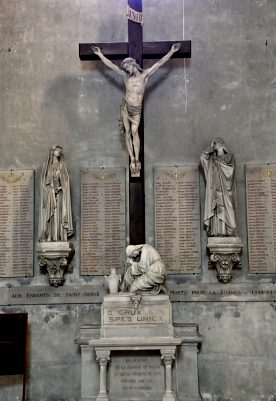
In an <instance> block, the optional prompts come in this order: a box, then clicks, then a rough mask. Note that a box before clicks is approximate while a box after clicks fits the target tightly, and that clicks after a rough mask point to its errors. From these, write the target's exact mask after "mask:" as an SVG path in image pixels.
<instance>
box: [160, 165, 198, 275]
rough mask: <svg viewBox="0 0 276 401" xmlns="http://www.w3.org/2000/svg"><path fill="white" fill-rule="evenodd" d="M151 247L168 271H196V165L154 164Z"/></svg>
mask: <svg viewBox="0 0 276 401" xmlns="http://www.w3.org/2000/svg"><path fill="white" fill-rule="evenodd" d="M154 187H155V246H156V249H157V250H158V252H159V253H160V256H161V258H162V260H163V261H164V263H165V266H166V269H167V271H168V272H169V273H200V272H201V252H200V211H199V175H198V167H197V166H178V167H155V174H154Z"/></svg>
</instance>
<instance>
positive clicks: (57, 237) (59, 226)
mask: <svg viewBox="0 0 276 401" xmlns="http://www.w3.org/2000/svg"><path fill="white" fill-rule="evenodd" d="M41 181H42V182H41V191H42V193H41V212H40V241H54V242H55V241H67V239H68V237H70V236H72V235H73V233H74V229H73V222H72V210H71V196H70V181H69V175H68V172H67V169H66V167H65V165H64V162H63V160H62V158H61V160H59V161H58V162H57V163H53V160H52V152H50V155H49V158H48V161H47V163H46V166H45V169H44V171H43V173H42V180H41Z"/></svg>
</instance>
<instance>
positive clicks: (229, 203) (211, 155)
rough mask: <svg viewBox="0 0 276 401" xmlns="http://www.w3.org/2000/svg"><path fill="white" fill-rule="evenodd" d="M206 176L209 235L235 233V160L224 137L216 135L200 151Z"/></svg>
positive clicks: (206, 212)
mask: <svg viewBox="0 0 276 401" xmlns="http://www.w3.org/2000/svg"><path fill="white" fill-rule="evenodd" d="M200 161H201V165H202V168H203V171H204V175H205V180H206V195H205V210H204V228H205V230H206V231H207V235H208V236H212V237H225V236H226V237H229V236H236V228H237V224H236V190H235V180H234V173H235V161H234V156H233V154H232V153H230V152H229V151H228V149H227V148H226V146H225V143H224V141H223V139H221V138H216V139H214V140H213V141H212V143H211V146H209V147H208V148H207V149H205V150H204V151H203V152H201V156H200Z"/></svg>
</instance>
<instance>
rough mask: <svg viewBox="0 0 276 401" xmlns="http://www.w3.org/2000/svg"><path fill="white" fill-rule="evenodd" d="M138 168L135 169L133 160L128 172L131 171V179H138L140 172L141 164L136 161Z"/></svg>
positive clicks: (135, 164) (135, 165)
mask: <svg viewBox="0 0 276 401" xmlns="http://www.w3.org/2000/svg"><path fill="white" fill-rule="evenodd" d="M138 163H139V164H138V167H137V161H135V160H133V161H131V163H130V166H129V168H130V171H131V176H132V177H140V170H141V163H140V162H139V161H138Z"/></svg>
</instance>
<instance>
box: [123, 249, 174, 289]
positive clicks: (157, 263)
mask: <svg viewBox="0 0 276 401" xmlns="http://www.w3.org/2000/svg"><path fill="white" fill-rule="evenodd" d="M126 256H127V261H126V268H125V273H124V277H123V281H122V285H121V291H122V292H131V293H139V292H148V293H150V294H159V293H160V292H166V289H165V287H164V286H163V283H164V280H165V275H166V269H165V266H164V263H163V262H162V260H161V258H160V255H159V253H158V252H157V250H156V249H155V248H153V247H152V246H151V245H148V244H142V245H129V246H127V248H126Z"/></svg>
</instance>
